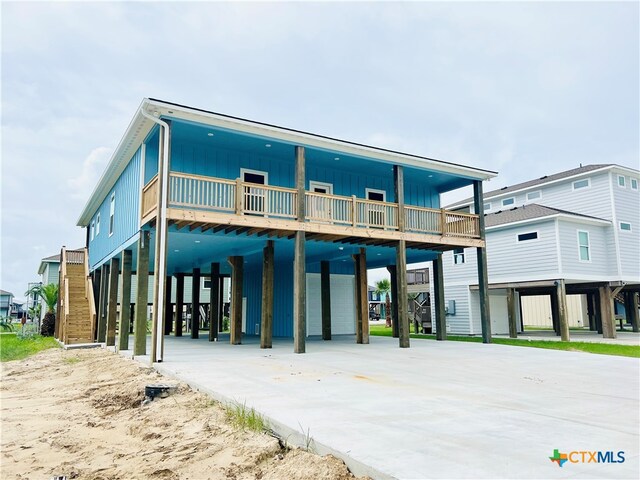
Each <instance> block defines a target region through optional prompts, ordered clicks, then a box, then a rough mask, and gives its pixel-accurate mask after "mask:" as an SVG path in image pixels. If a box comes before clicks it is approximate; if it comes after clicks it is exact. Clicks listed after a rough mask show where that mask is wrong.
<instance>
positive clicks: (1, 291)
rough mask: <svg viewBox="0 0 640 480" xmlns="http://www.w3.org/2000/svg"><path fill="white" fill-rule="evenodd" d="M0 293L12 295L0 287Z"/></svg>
mask: <svg viewBox="0 0 640 480" xmlns="http://www.w3.org/2000/svg"><path fill="white" fill-rule="evenodd" d="M0 295H11V296H12V297H13V293H11V292H7V291H6V290H2V289H0Z"/></svg>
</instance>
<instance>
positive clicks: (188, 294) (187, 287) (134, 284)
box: [118, 274, 230, 304]
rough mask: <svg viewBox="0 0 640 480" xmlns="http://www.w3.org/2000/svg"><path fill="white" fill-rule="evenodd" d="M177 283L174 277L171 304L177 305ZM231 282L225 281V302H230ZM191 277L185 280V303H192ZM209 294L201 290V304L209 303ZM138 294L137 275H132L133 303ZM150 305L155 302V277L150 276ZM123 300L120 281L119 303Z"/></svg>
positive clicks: (227, 279)
mask: <svg viewBox="0 0 640 480" xmlns="http://www.w3.org/2000/svg"><path fill="white" fill-rule="evenodd" d="M176 283H177V280H176V278H175V277H173V279H172V281H171V302H172V303H175V301H176ZM200 286H201V287H202V279H200ZM229 286H230V280H229V278H225V279H224V287H223V295H222V299H223V301H224V302H229V295H230V294H229V291H230V288H229ZM191 292H192V287H191V277H185V279H184V303H185V304H187V303H190V302H191ZM209 293H210V290H209V289H208V288H206V289H205V288H200V303H209ZM137 294H138V283H137V277H136V275H135V274H134V275H131V302H132V303H135V301H136V295H137ZM148 295H149V303H151V302H153V275H149V290H148ZM121 298H122V282H121V281H119V284H118V302H119V301H120V299H121Z"/></svg>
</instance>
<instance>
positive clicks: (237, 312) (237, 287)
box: [228, 256, 244, 345]
mask: <svg viewBox="0 0 640 480" xmlns="http://www.w3.org/2000/svg"><path fill="white" fill-rule="evenodd" d="M228 261H229V264H230V265H231V321H230V326H231V334H230V335H229V341H230V343H231V345H240V344H241V343H242V296H243V285H242V283H243V281H244V257H239V256H234V257H229V260H228Z"/></svg>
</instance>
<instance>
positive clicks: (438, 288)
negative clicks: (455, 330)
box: [432, 253, 447, 340]
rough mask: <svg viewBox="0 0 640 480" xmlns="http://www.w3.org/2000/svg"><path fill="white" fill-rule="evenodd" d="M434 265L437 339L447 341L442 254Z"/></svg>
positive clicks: (434, 261) (435, 260) (437, 257)
mask: <svg viewBox="0 0 640 480" xmlns="http://www.w3.org/2000/svg"><path fill="white" fill-rule="evenodd" d="M432 265H433V296H434V299H433V303H434V311H435V325H436V339H437V340H446V339H447V316H446V312H445V308H444V307H445V305H444V274H443V271H442V254H441V253H439V254H438V255H437V256H436V258H435V259H434V260H433V262H432Z"/></svg>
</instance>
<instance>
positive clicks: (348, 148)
mask: <svg viewBox="0 0 640 480" xmlns="http://www.w3.org/2000/svg"><path fill="white" fill-rule="evenodd" d="M143 112H144V113H145V114H146V115H147V116H145V115H143ZM148 116H152V117H156V118H162V117H167V118H174V119H177V120H183V121H190V122H196V123H200V124H204V125H212V126H218V127H220V128H227V129H231V130H237V131H238V132H242V133H245V134H249V135H257V136H264V137H269V138H273V139H275V140H281V141H284V142H295V143H297V144H300V145H308V146H310V147H314V148H320V149H328V150H338V151H344V152H347V153H348V154H351V155H358V156H364V157H369V158H372V159H377V160H380V161H386V162H393V163H396V164H398V165H407V166H413V167H416V168H424V169H431V170H433V171H437V172H443V173H448V174H452V175H457V176H461V177H465V178H470V179H477V180H485V179H488V178H491V177H494V176H496V175H497V172H493V171H491V170H484V169H480V168H474V167H468V166H465V165H459V164H456V163H451V162H445V161H443V160H437V159H433V158H428V157H424V156H420V155H414V154H408V153H403V152H398V151H395V150H390V149H384V148H379V147H372V146H370V145H364V144H360V143H355V142H349V141H345V140H339V139H336V138H332V137H328V136H324V135H317V134H313V133H308V132H303V131H300V130H294V129H291V128H284V127H278V126H276V125H271V124H268V123H262V122H256V121H253V120H247V119H244V118H239V117H232V116H230V115H223V114H220V113H216V112H212V111H208V110H202V109H199V108H193V107H188V106H185V105H179V104H176V103H171V102H166V101H164V100H158V99H154V98H145V99H143V100H142V103H141V104H140V107H139V108H138V110H137V112H136V114H135V115H134V117H133V119H132V120H131V122H130V123H129V126H128V127H127V130H126V132H125V133H124V135H123V137H122V139H121V140H120V143H119V144H118V146H117V147H116V149H115V151H114V153H113V156H112V157H111V159H110V160H109V163H108V165H107V168H106V170H105V171H104V173H103V174H102V177H100V180H99V181H98V184H97V185H96V187H95V189H94V191H93V193H92V194H91V196H90V197H89V200H88V201H87V203H86V205H85V207H84V209H83V210H82V213H81V214H80V218H78V222H77V224H78V226H81V227H85V226H87V225H88V224H89V222H90V221H91V216H92V215H93V213H94V212H95V210H96V209H97V208H98V207H99V205H100V203H101V202H102V200H103V199H104V198H106V196H107V194H108V193H109V191H110V190H111V188H112V187H113V185H114V184H115V182H116V180H117V179H118V177H119V176H120V174H121V173H122V172H123V171H124V169H125V168H126V166H127V165H128V163H129V161H130V160H131V158H132V157H133V155H134V154H135V152H136V151H137V149H138V147H139V146H140V144H141V143H142V141H143V140H144V138H145V137H146V136H147V134H148V133H149V132H150V131H151V130H152V128H153V127H154V126H155V122H154V121H153V120H151V119H149V118H148Z"/></svg>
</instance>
